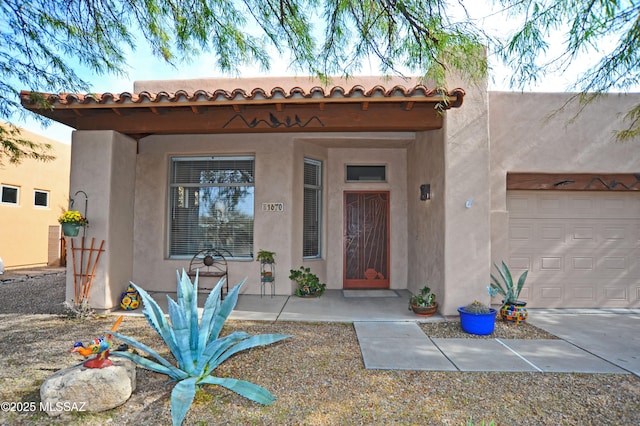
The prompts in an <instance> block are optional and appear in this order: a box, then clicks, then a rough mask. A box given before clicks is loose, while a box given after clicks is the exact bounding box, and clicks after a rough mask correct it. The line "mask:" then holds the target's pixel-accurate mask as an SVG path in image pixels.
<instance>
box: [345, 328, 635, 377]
mask: <svg viewBox="0 0 640 426" xmlns="http://www.w3.org/2000/svg"><path fill="white" fill-rule="evenodd" d="M354 327H355V329H356V333H357V335H358V342H359V343H360V348H361V350H362V358H363V360H364V365H365V368H368V369H380V370H429V371H502V372H508V371H510V372H514V371H515V372H518V371H521V372H550V373H616V374H627V373H629V372H633V371H629V370H625V369H623V368H621V367H619V366H618V365H616V364H615V363H614V362H610V361H608V360H606V359H604V358H602V357H600V356H597V355H594V354H592V353H590V352H588V351H586V350H584V349H582V348H580V347H577V346H575V345H573V344H572V343H570V342H568V341H565V340H526V339H464V338H456V339H442V338H430V337H428V336H426V335H425V334H424V333H423V332H422V330H421V329H420V327H419V326H418V325H417V324H416V323H413V322H356V323H354ZM635 373H636V374H637V372H635Z"/></svg>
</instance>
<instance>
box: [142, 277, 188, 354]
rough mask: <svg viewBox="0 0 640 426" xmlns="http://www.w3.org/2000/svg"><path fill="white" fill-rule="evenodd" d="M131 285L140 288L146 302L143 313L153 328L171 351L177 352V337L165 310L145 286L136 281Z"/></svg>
mask: <svg viewBox="0 0 640 426" xmlns="http://www.w3.org/2000/svg"><path fill="white" fill-rule="evenodd" d="M131 285H133V287H134V288H135V289H136V290H138V293H139V294H140V297H142V301H143V302H144V310H143V313H144V316H145V318H146V319H147V321H148V322H149V324H151V326H152V327H153V329H154V330H155V331H156V332H157V333H158V334H159V335H160V337H161V338H162V340H164V341H165V343H166V344H167V346H169V350H170V351H171V353H176V352H177V350H178V347H177V345H176V339H175V336H174V334H173V329H172V328H171V327H170V326H169V323H168V322H167V318H166V317H165V314H164V312H163V311H162V309H161V308H160V306H158V303H157V302H156V301H155V300H154V299H153V297H151V296H150V295H149V293H147V292H146V291H145V290H144V289H143V288H141V287H138V286H137V285H136V284H134V283H131Z"/></svg>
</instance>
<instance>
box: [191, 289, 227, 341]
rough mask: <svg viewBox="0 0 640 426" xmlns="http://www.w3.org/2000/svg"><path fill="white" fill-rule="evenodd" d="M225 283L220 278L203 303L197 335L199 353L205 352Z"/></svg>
mask: <svg viewBox="0 0 640 426" xmlns="http://www.w3.org/2000/svg"><path fill="white" fill-rule="evenodd" d="M226 281H227V280H226V279H225V278H221V279H220V280H219V281H218V284H216V286H215V287H214V288H213V290H212V291H211V292H210V293H209V296H208V297H207V300H206V301H205V302H204V307H203V311H202V318H201V319H200V333H199V335H198V348H199V350H200V352H202V351H204V350H205V347H206V346H207V342H208V341H209V336H210V335H211V329H212V327H211V321H213V319H214V317H215V314H216V312H217V310H218V309H219V308H220V292H221V291H222V286H223V285H224V283H225V282H226Z"/></svg>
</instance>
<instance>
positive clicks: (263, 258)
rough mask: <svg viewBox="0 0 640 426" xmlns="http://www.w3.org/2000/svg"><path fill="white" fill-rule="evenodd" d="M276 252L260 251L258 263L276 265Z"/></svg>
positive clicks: (257, 255)
mask: <svg viewBox="0 0 640 426" xmlns="http://www.w3.org/2000/svg"><path fill="white" fill-rule="evenodd" d="M275 254H276V252H274V251H269V250H258V254H256V261H257V262H260V263H276V261H275V258H274V256H275Z"/></svg>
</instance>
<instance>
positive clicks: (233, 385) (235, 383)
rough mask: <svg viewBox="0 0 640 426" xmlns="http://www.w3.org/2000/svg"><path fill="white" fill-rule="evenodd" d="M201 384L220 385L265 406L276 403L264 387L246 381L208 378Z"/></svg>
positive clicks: (202, 380) (203, 379)
mask: <svg viewBox="0 0 640 426" xmlns="http://www.w3.org/2000/svg"><path fill="white" fill-rule="evenodd" d="M199 383H200V384H203V383H207V384H210V385H219V386H222V387H225V388H227V389H229V390H231V391H234V392H235V393H237V394H238V395H241V396H244V397H245V398H248V399H250V400H252V401H255V402H257V403H260V404H263V405H269V404H271V403H272V402H273V401H275V398H274V397H273V395H271V392H269V391H268V390H266V389H265V388H263V387H262V386H258V385H256V384H254V383H250V382H246V381H244V380H237V379H230V378H226V377H225V378H223V377H214V376H206V377H204V378H202V379H201V380H200V382H199Z"/></svg>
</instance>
